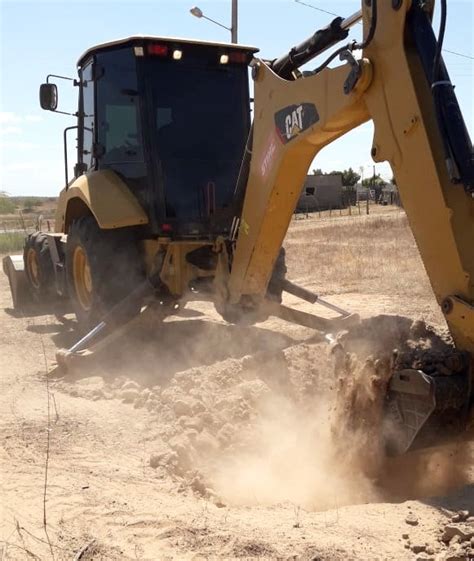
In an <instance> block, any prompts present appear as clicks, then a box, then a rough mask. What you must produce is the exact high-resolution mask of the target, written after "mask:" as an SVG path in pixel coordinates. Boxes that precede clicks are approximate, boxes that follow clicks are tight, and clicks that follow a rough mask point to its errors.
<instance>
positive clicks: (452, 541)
mask: <svg viewBox="0 0 474 561" xmlns="http://www.w3.org/2000/svg"><path fill="white" fill-rule="evenodd" d="M457 543H461V536H459V535H458V534H456V535H455V536H453V537H452V538H451V539H450V540H449V545H450V546H453V545H456V544H457Z"/></svg>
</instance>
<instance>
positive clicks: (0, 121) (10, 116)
mask: <svg viewBox="0 0 474 561" xmlns="http://www.w3.org/2000/svg"><path fill="white" fill-rule="evenodd" d="M42 120H43V117H42V116H41V115H37V114H35V113H27V114H25V115H20V114H19V113H13V111H0V136H1V137H2V138H5V137H10V136H12V135H13V136H19V135H22V134H23V132H24V126H26V125H31V124H32V123H39V122H40V121H42ZM2 145H3V143H2Z"/></svg>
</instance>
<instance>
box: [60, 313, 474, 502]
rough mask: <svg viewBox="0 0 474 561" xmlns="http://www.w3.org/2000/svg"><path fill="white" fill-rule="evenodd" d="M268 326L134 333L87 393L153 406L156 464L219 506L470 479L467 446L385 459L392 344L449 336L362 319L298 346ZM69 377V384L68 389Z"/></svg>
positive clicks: (414, 490) (195, 321) (427, 345)
mask: <svg viewBox="0 0 474 561" xmlns="http://www.w3.org/2000/svg"><path fill="white" fill-rule="evenodd" d="M262 325H263V327H262V326H256V327H243V328H241V327H235V326H230V325H224V324H222V323H217V322H209V321H206V322H204V321H201V319H200V318H199V316H198V317H197V318H192V319H189V318H188V319H187V320H183V319H180V320H179V321H170V322H169V323H166V324H165V327H164V328H163V329H162V332H161V333H160V334H158V336H156V338H155V342H154V343H153V344H152V343H150V342H149V341H146V340H145V339H144V338H143V337H142V336H141V335H137V336H136V337H135V338H129V339H128V340H127V341H124V342H123V344H121V345H120V347H119V348H121V353H118V354H117V353H116V354H115V355H114V356H113V357H109V362H108V363H107V360H105V359H102V363H101V364H102V366H101V369H100V371H98V376H96V377H95V378H94V379H95V380H97V381H98V382H97V386H96V387H93V386H91V385H90V384H88V385H86V386H85V387H84V388H83V389H82V390H81V391H82V396H83V397H89V398H92V399H115V398H119V399H121V400H122V401H123V402H124V403H128V404H130V405H133V407H135V408H142V407H143V408H146V409H148V411H149V412H150V413H151V415H152V416H153V421H152V422H151V427H152V436H150V435H148V436H147V437H146V438H147V442H148V445H149V446H150V447H151V450H150V459H149V464H150V466H151V467H152V468H153V469H154V470H155V471H156V475H157V476H158V477H165V476H171V478H172V479H173V480H174V481H176V482H177V485H178V489H179V490H180V491H181V492H193V493H196V494H198V495H200V496H203V497H206V498H208V499H210V500H213V501H214V502H215V503H216V504H218V505H249V506H250V505H268V504H275V503H293V504H294V505H298V507H302V508H305V509H308V510H324V509H331V508H336V507H338V506H343V505H347V504H356V503H364V502H375V501H382V500H404V499H406V498H415V497H420V496H427V495H433V494H436V493H442V492H445V491H447V490H449V489H451V488H453V487H456V486H458V485H461V484H462V483H463V481H464V478H465V477H466V471H467V470H466V468H467V467H468V466H469V464H470V459H469V458H468V457H467V452H463V449H462V447H461V448H459V447H458V448H456V447H451V448H449V449H443V450H441V451H440V450H437V451H434V452H427V453H423V454H417V455H414V454H412V455H409V456H408V457H406V458H398V459H395V460H389V459H387V458H386V457H385V454H384V450H383V445H382V438H381V429H382V425H383V423H382V413H383V399H384V396H385V390H386V386H387V383H388V379H389V375H390V369H391V364H392V362H391V361H392V360H393V351H394V349H398V350H400V349H402V350H404V351H406V350H407V349H409V350H411V351H412V352H413V353H414V356H415V355H416V354H417V352H415V351H416V349H421V351H420V352H424V353H426V352H427V351H428V350H429V351H430V352H432V351H433V350H436V351H439V352H442V351H444V350H446V349H449V348H450V346H449V341H446V340H445V339H443V337H441V336H439V335H438V334H436V333H435V332H434V331H432V330H431V329H430V328H428V327H427V326H426V325H425V324H423V323H421V322H415V323H414V322H413V321H412V320H410V319H408V318H402V317H398V316H377V317H374V318H370V319H368V320H364V321H363V322H362V324H361V325H360V326H358V327H357V328H356V329H353V330H352V331H349V332H348V331H346V332H343V333H341V334H339V335H338V336H337V337H336V338H335V342H334V343H333V344H332V345H329V344H328V343H327V341H325V340H323V339H321V338H319V337H315V338H314V339H312V340H308V341H304V342H300V343H295V342H294V340H291V339H290V338H289V337H287V336H286V335H282V334H278V333H276V332H275V331H272V330H269V329H265V327H264V325H265V324H262ZM137 349H139V352H138V353H137ZM243 349H246V351H247V352H250V353H251V354H249V355H245V356H242V354H243V353H242V350H243ZM131 351H132V352H131ZM130 352H131V355H132V356H133V357H134V360H133V363H130V361H127V360H126V357H127V356H130ZM418 354H419V353H418ZM228 357H231V358H228ZM111 372H113V375H110V373H111ZM91 374H92V372H91V371H90V372H89V376H90V375H91ZM69 383H70V382H68V381H67V380H64V381H62V382H61V384H62V385H63V387H64V389H66V391H67V387H68V384H69ZM79 386H80V385H79ZM77 387H78V386H77V385H76V387H75V391H76V392H77Z"/></svg>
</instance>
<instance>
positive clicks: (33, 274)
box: [23, 232, 55, 302]
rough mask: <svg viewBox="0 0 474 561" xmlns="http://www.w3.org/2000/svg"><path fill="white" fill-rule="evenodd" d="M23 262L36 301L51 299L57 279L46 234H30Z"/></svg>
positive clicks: (26, 242) (24, 249) (25, 246)
mask: <svg viewBox="0 0 474 561" xmlns="http://www.w3.org/2000/svg"><path fill="white" fill-rule="evenodd" d="M23 262H24V264H25V273H26V278H27V279H28V285H29V288H30V292H31V294H32V296H33V299H34V300H35V301H36V302H45V301H47V300H50V299H51V298H52V297H53V295H54V293H55V279H54V265H53V261H52V259H51V254H50V251H49V246H48V238H47V237H46V234H43V233H42V232H35V233H33V234H29V236H28V237H27V238H26V240H25V245H24V248H23Z"/></svg>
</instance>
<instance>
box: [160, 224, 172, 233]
mask: <svg viewBox="0 0 474 561" xmlns="http://www.w3.org/2000/svg"><path fill="white" fill-rule="evenodd" d="M161 231H162V232H172V231H173V226H171V224H162V225H161Z"/></svg>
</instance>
